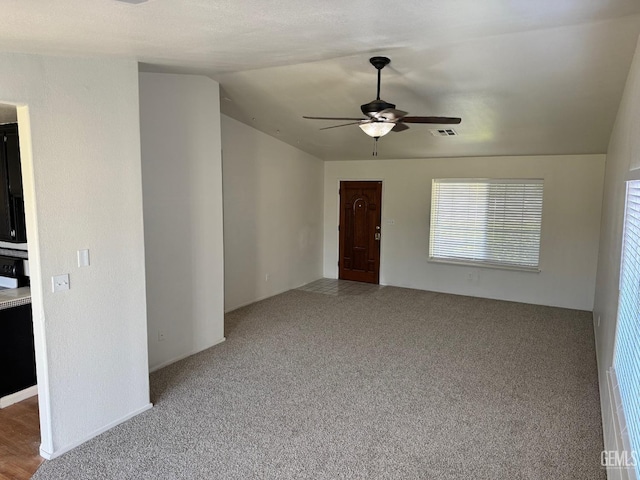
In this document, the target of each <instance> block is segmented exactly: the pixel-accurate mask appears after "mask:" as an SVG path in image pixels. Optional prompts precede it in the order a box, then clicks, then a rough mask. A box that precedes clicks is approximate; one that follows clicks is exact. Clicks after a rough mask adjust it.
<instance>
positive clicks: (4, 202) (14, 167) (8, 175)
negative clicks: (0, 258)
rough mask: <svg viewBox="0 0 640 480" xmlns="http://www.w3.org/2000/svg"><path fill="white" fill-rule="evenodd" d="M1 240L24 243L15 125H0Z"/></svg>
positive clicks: (24, 234) (18, 146) (22, 202)
mask: <svg viewBox="0 0 640 480" xmlns="http://www.w3.org/2000/svg"><path fill="white" fill-rule="evenodd" d="M0 141H1V142H2V145H1V146H0V240H2V241H5V242H14V243H24V242H26V241H27V231H26V228H25V221H24V195H23V192H22V168H21V166H20V142H19V139H18V124H16V123H10V124H5V125H0Z"/></svg>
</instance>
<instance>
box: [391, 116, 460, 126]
mask: <svg viewBox="0 0 640 480" xmlns="http://www.w3.org/2000/svg"><path fill="white" fill-rule="evenodd" d="M402 121H403V122H405V123H440V124H443V125H445V124H446V125H449V124H458V123H460V122H461V121H462V119H461V118H456V117H404V118H403V119H402Z"/></svg>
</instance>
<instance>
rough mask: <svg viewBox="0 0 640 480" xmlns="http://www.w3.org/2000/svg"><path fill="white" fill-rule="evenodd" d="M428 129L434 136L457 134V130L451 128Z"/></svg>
mask: <svg viewBox="0 0 640 480" xmlns="http://www.w3.org/2000/svg"><path fill="white" fill-rule="evenodd" d="M429 131H430V132H431V135H433V136H434V137H455V136H456V135H458V132H456V131H455V130H454V129H453V128H439V129H435V128H434V129H433V130H429Z"/></svg>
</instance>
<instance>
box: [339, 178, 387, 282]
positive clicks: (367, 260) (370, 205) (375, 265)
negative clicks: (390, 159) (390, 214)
mask: <svg viewBox="0 0 640 480" xmlns="http://www.w3.org/2000/svg"><path fill="white" fill-rule="evenodd" d="M381 219H382V182H340V257H339V258H340V278H341V279H343V280H355V281H357V282H367V283H379V281H380V221H381Z"/></svg>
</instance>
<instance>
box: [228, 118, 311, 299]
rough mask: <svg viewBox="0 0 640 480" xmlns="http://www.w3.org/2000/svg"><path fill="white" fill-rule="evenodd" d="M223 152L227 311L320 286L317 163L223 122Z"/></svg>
mask: <svg viewBox="0 0 640 480" xmlns="http://www.w3.org/2000/svg"><path fill="white" fill-rule="evenodd" d="M222 147H223V178H224V248H225V250H224V255H225V266H226V268H225V278H224V284H225V310H226V311H230V310H233V309H236V308H238V307H240V306H242V305H247V304H249V303H252V302H255V301H257V300H260V299H263V298H267V297H270V296H272V295H276V294H278V293H281V292H284V291H286V290H289V289H291V288H295V287H299V286H300V285H304V284H305V283H308V282H311V281H313V280H317V279H318V278H321V277H322V208H323V207H322V193H323V192H322V183H323V163H322V161H320V160H318V159H317V158H315V157H312V156H311V155H309V154H307V153H304V152H302V151H301V150H298V149H296V148H294V147H292V146H290V145H287V144H285V143H284V142H281V141H279V140H277V139H275V138H273V137H270V136H269V135H265V134H264V133H262V132H259V131H257V130H255V129H253V128H251V127H248V126H247V125H244V124H242V123H240V122H238V121H236V120H233V119H232V118H229V117H227V116H225V115H223V116H222ZM267 275H268V276H269V277H268V280H266V278H267V277H266V276H267Z"/></svg>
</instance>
